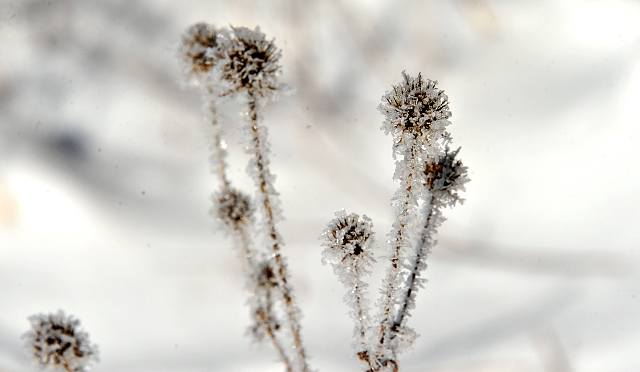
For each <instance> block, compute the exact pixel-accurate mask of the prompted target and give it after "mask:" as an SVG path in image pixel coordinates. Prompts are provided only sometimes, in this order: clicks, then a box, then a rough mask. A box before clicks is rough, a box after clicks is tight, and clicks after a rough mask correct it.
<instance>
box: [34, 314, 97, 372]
mask: <svg viewBox="0 0 640 372" xmlns="http://www.w3.org/2000/svg"><path fill="white" fill-rule="evenodd" d="M29 321H30V322H31V326H32V328H33V329H32V330H30V331H29V332H27V333H25V334H24V336H23V338H24V340H25V348H26V351H27V353H28V354H30V355H32V356H33V357H34V358H35V359H36V360H37V361H38V363H39V364H40V365H41V366H49V367H51V368H52V369H53V370H56V371H67V372H81V371H86V370H87V369H88V368H89V367H90V366H91V364H92V363H94V362H97V360H98V349H97V347H96V345H92V344H91V343H90V342H89V335H88V334H87V333H86V332H84V331H83V330H82V329H81V328H80V321H79V320H78V319H75V318H74V317H73V316H69V317H67V316H65V314H64V312H63V311H62V310H59V311H58V312H57V313H55V314H53V313H50V314H48V315H44V314H38V315H33V316H31V317H29Z"/></svg>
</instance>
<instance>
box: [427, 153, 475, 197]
mask: <svg viewBox="0 0 640 372" xmlns="http://www.w3.org/2000/svg"><path fill="white" fill-rule="evenodd" d="M458 152H460V148H458V149H457V150H455V151H450V150H449V147H448V146H447V147H446V148H445V150H444V154H443V155H441V156H440V157H439V158H438V159H437V160H433V159H432V160H429V161H427V162H426V164H425V171H424V174H425V183H426V185H427V187H428V188H429V189H430V190H431V193H432V195H433V196H434V197H435V198H436V199H438V201H439V202H440V203H442V204H444V205H450V206H454V205H455V204H456V202H461V203H462V202H463V201H464V199H462V198H461V197H460V196H459V195H458V191H464V184H465V183H467V182H469V178H468V177H467V167H465V166H464V165H463V164H462V161H461V160H459V159H456V156H457V155H458Z"/></svg>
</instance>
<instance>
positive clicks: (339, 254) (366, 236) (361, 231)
mask: <svg viewBox="0 0 640 372" xmlns="http://www.w3.org/2000/svg"><path fill="white" fill-rule="evenodd" d="M320 239H321V240H323V245H324V246H325V249H324V251H323V252H322V257H323V258H322V261H323V263H331V265H333V267H334V270H335V271H336V273H337V274H338V275H339V276H341V275H355V274H354V272H355V271H356V270H360V272H361V273H365V272H366V268H367V267H369V266H371V265H372V264H373V262H375V259H374V258H373V244H374V233H373V224H372V223H371V220H370V219H369V218H367V216H362V219H360V218H359V216H358V215H357V214H355V213H352V214H349V215H347V214H346V212H345V211H344V210H342V211H338V212H336V218H335V219H333V220H332V221H331V222H329V224H328V225H327V229H326V230H325V232H324V233H323V234H322V235H321V236H320Z"/></svg>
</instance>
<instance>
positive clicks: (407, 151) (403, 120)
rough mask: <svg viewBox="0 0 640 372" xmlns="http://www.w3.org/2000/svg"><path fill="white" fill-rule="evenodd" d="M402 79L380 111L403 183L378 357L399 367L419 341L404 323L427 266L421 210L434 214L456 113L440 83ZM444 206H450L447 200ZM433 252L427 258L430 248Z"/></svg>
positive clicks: (392, 235)
mask: <svg viewBox="0 0 640 372" xmlns="http://www.w3.org/2000/svg"><path fill="white" fill-rule="evenodd" d="M402 78H403V79H402V81H401V82H400V83H399V84H398V85H395V86H393V89H392V90H390V91H387V92H386V93H385V95H384V96H383V97H382V103H381V104H380V105H379V106H378V109H379V111H380V112H381V113H382V114H383V115H384V117H385V119H384V122H383V125H382V128H381V129H382V130H384V132H385V133H386V134H391V135H392V137H393V157H394V159H396V170H395V173H394V176H393V178H394V180H397V181H399V182H400V185H399V187H398V190H397V191H396V193H395V194H394V197H393V199H392V205H394V206H396V207H397V210H396V219H395V222H394V224H393V228H392V231H391V233H390V234H389V253H388V258H389V260H390V265H389V267H388V269H387V271H386V276H385V278H384V281H383V287H382V297H381V298H380V300H379V301H378V306H379V308H380V313H379V315H378V317H377V321H378V322H379V323H380V327H379V337H378V339H377V340H376V350H375V357H376V359H377V361H378V363H379V364H380V365H381V366H389V365H396V361H395V360H396V356H397V353H399V352H401V351H403V350H405V349H406V348H407V347H409V346H410V345H411V343H412V342H413V340H414V339H415V337H416V334H415V332H414V331H413V330H411V329H410V328H407V327H406V326H405V325H404V323H405V321H404V319H405V318H406V314H407V312H408V310H409V309H411V308H412V307H413V306H414V304H413V300H414V297H415V294H414V293H413V292H412V291H413V288H414V286H416V285H419V284H420V283H419V280H418V279H419V278H417V273H418V271H419V269H420V268H423V267H426V265H425V264H424V262H423V261H424V258H422V256H421V252H422V251H423V250H422V246H423V245H424V244H420V248H414V247H413V242H415V241H416V240H420V239H423V238H424V237H425V235H424V234H425V228H421V226H420V225H419V223H420V221H421V213H420V208H421V206H422V207H423V208H427V209H429V210H431V209H430V208H431V207H432V206H431V203H432V191H436V189H434V187H432V186H433V185H434V184H436V183H438V182H441V181H439V180H435V179H433V176H432V175H430V173H429V168H428V164H429V161H430V159H436V160H437V159H440V158H446V155H445V152H444V151H443V146H445V147H446V145H447V144H448V143H449V142H450V141H451V137H450V135H449V133H448V132H447V131H446V127H447V126H448V125H449V124H451V123H450V121H449V118H450V117H451V112H450V111H449V102H448V97H447V95H446V94H444V91H443V90H440V89H438V88H437V87H436V84H437V82H436V81H432V80H428V79H426V80H425V79H423V78H422V76H421V75H420V74H418V77H417V78H412V77H410V76H409V75H407V74H406V72H404V71H403V72H402ZM447 150H448V149H447ZM425 164H427V166H425ZM441 168H442V167H439V168H438V169H439V170H441ZM438 190H439V189H438ZM443 195H444V194H443ZM447 195H450V194H447ZM456 196H457V194H456ZM442 202H446V203H448V202H449V201H445V200H444V199H443V201H442ZM435 205H437V204H435ZM428 220H429V219H428ZM429 223H431V222H429ZM429 223H428V224H429ZM427 228H428V229H427V232H428V233H429V234H430V233H431V232H433V234H435V230H433V231H431V229H435V226H432V225H429V226H427ZM428 236H431V234H430V235H428ZM427 240H428V239H427ZM429 242H430V241H429ZM425 244H427V243H425ZM427 246H428V247H427V248H426V249H427V252H425V255H424V256H426V253H428V249H429V247H430V245H429V244H427ZM425 258H426V257H425Z"/></svg>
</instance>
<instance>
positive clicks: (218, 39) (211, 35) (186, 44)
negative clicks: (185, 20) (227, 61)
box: [179, 23, 228, 79]
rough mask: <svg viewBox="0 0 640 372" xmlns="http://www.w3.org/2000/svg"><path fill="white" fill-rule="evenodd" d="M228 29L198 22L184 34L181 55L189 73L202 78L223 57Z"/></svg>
mask: <svg viewBox="0 0 640 372" xmlns="http://www.w3.org/2000/svg"><path fill="white" fill-rule="evenodd" d="M227 34H228V31H226V30H225V29H216V27H215V26H213V25H210V24H207V23H196V24H194V25H193V26H191V27H189V28H188V29H187V31H186V32H185V33H184V35H183V36H182V42H181V45H180V49H179V50H180V55H181V57H182V61H183V63H184V65H185V70H186V73H187V75H189V76H191V77H194V78H197V79H200V78H202V77H203V76H204V75H205V74H206V73H208V72H209V71H210V70H211V69H212V68H213V67H214V65H215V64H216V63H217V62H218V60H219V59H220V58H221V57H222V50H223V49H224V46H225V45H226V42H227V40H228V36H227Z"/></svg>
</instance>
